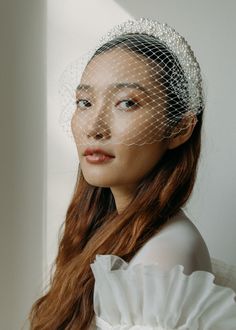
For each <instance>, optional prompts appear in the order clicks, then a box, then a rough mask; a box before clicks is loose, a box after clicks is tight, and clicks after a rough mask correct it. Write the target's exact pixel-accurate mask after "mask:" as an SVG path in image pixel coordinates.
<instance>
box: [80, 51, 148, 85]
mask: <svg viewBox="0 0 236 330" xmlns="http://www.w3.org/2000/svg"><path fill="white" fill-rule="evenodd" d="M153 75H154V72H153V69H152V68H151V66H150V64H149V63H148V59H146V58H145V57H144V56H142V55H139V54H136V53H134V52H131V51H128V50H125V49H121V48H118V47H117V48H115V49H112V50H109V51H106V52H104V53H101V54H99V55H96V56H95V57H94V58H93V59H92V60H91V61H90V63H89V64H88V65H87V66H86V68H85V70H84V72H83V75H82V78H81V84H82V85H90V86H99V85H100V86H103V87H105V86H108V85H115V84H120V83H134V82H136V83H138V82H139V83H142V84H150V83H151V82H152V77H153Z"/></svg>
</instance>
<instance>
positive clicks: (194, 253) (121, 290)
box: [90, 209, 236, 330]
mask: <svg viewBox="0 0 236 330" xmlns="http://www.w3.org/2000/svg"><path fill="white" fill-rule="evenodd" d="M211 261H213V264H212V262H211ZM223 264H224V263H222V264H217V259H214V258H210V256H209V252H208V249H207V246H206V244H205V242H204V239H203V238H202V236H201V234H200V232H199V231H198V229H197V228H196V226H195V225H194V224H193V223H192V222H191V220H190V219H189V218H188V217H187V215H186V214H185V212H184V211H183V210H182V209H180V211H179V212H178V213H177V214H176V215H175V216H174V217H172V218H171V219H170V220H169V221H168V222H167V224H166V225H165V226H164V227H163V228H162V230H161V231H160V232H159V233H157V234H156V235H154V236H153V237H152V238H151V239H150V240H149V241H148V242H147V243H146V244H144V246H143V247H142V248H141V249H140V250H139V251H138V252H137V253H136V254H135V256H134V257H133V258H132V259H131V261H130V262H129V263H127V262H125V261H124V260H123V259H122V258H120V257H119V256H116V255H112V254H103V255H101V254H97V255H96V258H95V260H94V262H93V263H91V264H90V267H91V269H92V272H93V275H94V278H95V285H94V295H93V305H94V319H93V322H92V323H91V326H90V330H95V329H96V330H111V329H113V330H121V329H122V330H126V329H127V330H128V329H130V330H141V329H143V330H154V329H155V330H174V329H178V330H236V293H235V292H236V291H235V290H234V287H233V285H234V283H236V267H234V266H232V267H231V268H230V276H231V277H229V276H228V278H230V281H231V282H230V283H226V284H229V285H227V286H223V285H222V283H223V280H224V279H225V278H224V276H223V277H222V278H220V276H218V275H219V273H217V276H216V270H219V267H218V268H217V266H222V265H223ZM225 265H226V264H225ZM212 268H214V271H215V272H214V271H213V269H212ZM217 281H218V282H217Z"/></svg>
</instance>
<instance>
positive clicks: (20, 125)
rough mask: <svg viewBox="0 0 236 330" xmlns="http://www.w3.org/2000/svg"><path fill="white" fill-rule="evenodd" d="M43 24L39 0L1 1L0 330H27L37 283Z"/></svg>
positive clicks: (42, 147)
mask: <svg viewBox="0 0 236 330" xmlns="http://www.w3.org/2000/svg"><path fill="white" fill-rule="evenodd" d="M45 18H46V17H45V4H44V1H38V0H34V1H33V0H21V1H18V0H10V1H9V0H1V3H0V38H1V51H0V63H1V71H0V72H1V74H0V95H1V97H0V109H1V110H0V111H1V120H0V122H1V129H0V141H1V142H0V143H1V153H0V173H1V184H0V191H1V194H0V202H1V222H0V226H1V227H0V260H1V267H0V329H1V330H16V329H23V326H24V329H26V328H27V323H25V322H24V321H25V320H26V318H27V315H28V312H29V309H30V307H31V305H32V303H33V302H34V301H35V299H36V297H37V295H38V293H39V290H40V288H41V284H42V278H43V224H44V222H43V221H44V213H45V201H46V194H45V191H44V189H45V184H44V183H45V180H44V174H45V171H44V170H45V169H44V160H45V159H44V158H45V156H46V152H45V146H46V144H45V136H46V125H45V124H46V121H45V119H46V116H45V115H46V79H45V71H46V70H45V31H44V29H45ZM44 237H45V235H44Z"/></svg>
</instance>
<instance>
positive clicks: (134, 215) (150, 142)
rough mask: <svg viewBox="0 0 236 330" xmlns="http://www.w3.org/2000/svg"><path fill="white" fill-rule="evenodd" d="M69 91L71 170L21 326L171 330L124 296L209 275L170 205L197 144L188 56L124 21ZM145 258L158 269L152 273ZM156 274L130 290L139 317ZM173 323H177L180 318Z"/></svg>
mask: <svg viewBox="0 0 236 330" xmlns="http://www.w3.org/2000/svg"><path fill="white" fill-rule="evenodd" d="M77 73H78V72H76V77H77ZM75 80H76V79H75ZM75 87H76V95H75V100H74V101H75V103H76V110H73V113H72V118H71V117H70V116H69V117H68V116H67V118H70V119H71V129H72V133H73V137H74V140H75V143H76V146H77V151H78V156H79V162H80V166H79V170H78V176H77V182H76V186H75V190H74V194H73V197H72V200H71V202H70V205H69V207H68V210H67V214H66V219H65V228H64V233H63V237H62V239H61V241H60V245H59V251H58V255H57V258H56V269H55V273H54V274H53V277H52V281H51V285H50V288H49V290H48V292H47V293H46V294H45V295H44V296H42V297H41V298H40V299H38V300H37V301H36V302H35V304H34V306H33V307H32V310H31V315H30V320H31V329H40V330H42V329H45V330H46V329H50V330H53V329H89V328H90V327H91V326H96V325H95V323H96V322H97V326H98V327H99V329H100V328H101V329H112V326H116V325H117V326H119V325H120V326H124V325H125V324H126V326H127V327H126V328H125V327H123V328H122V329H130V328H131V327H132V326H133V325H137V324H139V325H140V329H141V328H142V326H144V325H145V324H146V325H148V326H153V327H154V326H159V327H161V326H162V327H164V326H168V327H169V328H170V327H171V326H172V328H174V327H175V329H177V320H174V321H173V319H174V315H172V321H170V317H169V321H168V322H169V324H168V322H167V321H166V320H164V318H163V317H164V315H157V314H158V312H157V314H156V315H155V320H154V321H153V318H152V316H153V315H152V313H151V314H150V318H148V317H147V315H145V313H144V309H142V313H143V314H142V317H141V311H140V306H139V305H140V301H138V302H135V301H134V299H133V296H132V295H133V294H134V292H139V290H140V286H139V285H141V286H142V285H143V284H145V283H148V281H147V278H146V277H145V276H147V275H148V274H147V273H149V275H150V274H152V275H153V276H151V277H149V280H150V279H155V281H156V278H157V276H156V275H157V274H169V275H170V274H172V273H171V272H172V271H174V272H175V273H174V274H175V275H176V279H179V282H178V281H177V286H178V283H179V284H181V283H185V281H186V279H187V278H188V277H187V275H190V274H191V273H192V272H194V274H196V273H197V272H196V271H199V270H200V271H202V272H201V274H204V275H203V277H204V276H205V277H204V279H206V278H207V279H208V280H209V278H210V279H211V280H212V277H213V275H212V274H211V273H210V272H211V271H212V270H211V262H210V256H209V252H208V249H207V247H206V244H205V242H204V240H203V238H202V236H201V234H200V232H199V231H198V230H197V228H196V227H195V226H194V225H193V223H192V222H191V220H190V219H189V218H188V217H187V216H186V214H185V213H184V212H183V210H182V209H181V207H183V206H184V204H185V203H186V202H187V200H188V198H189V196H190V194H191V192H192V189H193V186H194V182H195V178H196V170H197V164H198V159H199V154H200V146H201V127H202V117H203V109H204V102H203V96H202V86H201V75H200V69H199V66H198V63H197V61H196V59H195V57H194V54H193V52H192V51H191V49H190V47H189V46H188V45H187V42H186V41H185V40H184V39H183V38H182V37H181V36H180V35H179V34H178V33H177V32H176V31H174V30H173V29H172V28H170V27H168V26H167V25H162V24H159V23H158V22H155V21H151V20H148V19H140V20H137V21H128V22H125V23H124V24H122V25H119V26H118V27H115V28H114V29H113V30H111V31H110V32H109V33H108V34H107V35H106V36H105V37H104V38H103V39H101V41H100V44H99V46H98V47H97V48H96V49H95V51H92V52H90V54H89V55H88V58H87V60H86V65H85V68H84V69H83V70H82V76H81V77H80V81H77V80H76V86H75ZM69 111H70V110H69ZM67 114H68V113H67ZM95 258H96V260H95ZM94 260H95V263H92V262H93V261H94ZM148 264H151V265H155V267H157V268H155V267H154V273H152V272H153V268H152V269H151V268H148ZM144 265H145V266H144ZM175 266H177V267H175ZM133 267H134V268H133ZM173 267H175V268H173ZM119 268H120V269H123V270H126V272H125V273H122V272H121V273H120V274H123V275H124V278H123V277H122V276H123V275H122V276H121V275H118V274H119V273H116V276H118V278H116V279H115V278H111V277H109V276H111V274H110V273H111V270H112V269H113V271H114V270H117V269H118V270H119ZM128 269H129V270H128ZM145 269H146V271H147V273H145V272H144V270H145ZM133 270H135V272H133ZM166 271H167V273H165V272H166ZM143 272H144V273H145V274H146V275H144V273H143ZM183 272H184V273H185V275H184V274H183ZM109 274H110V275H109ZM140 274H143V275H142V276H143V277H142V278H143V279H145V278H146V280H144V281H143V282H142V281H141V278H140V277H138V276H139V275H140ZM114 275H115V273H114ZM169 275H168V276H169ZM177 275H178V276H177ZM119 276H121V277H122V281H123V282H122V281H121V282H119V280H120V279H121V277H120V278H119ZM136 276H137V277H136ZM165 276H167V275H165ZM95 279H96V281H95ZM155 281H154V282H153V281H150V283H152V285H153V286H151V287H150V286H148V284H147V286H146V287H145V286H143V287H142V290H141V292H139V293H140V295H139V296H137V297H136V298H137V299H143V297H144V295H145V297H146V300H145V301H146V303H145V304H146V305H145V306H144V307H145V308H146V310H147V311H146V313H148V310H150V308H148V304H150V305H149V307H150V306H153V304H152V303H153V302H155V299H156V298H155V299H154V297H159V298H160V297H162V295H161V292H160V290H157V288H159V289H160V286H159V285H160V280H159V282H158V283H157V282H155ZM170 281H171V280H170V278H169V277H168V281H167V282H168V283H169V282H170ZM121 283H123V286H122V284H121ZM163 283H164V282H163ZM118 284H119V285H118ZM94 285H95V286H96V287H95V290H94ZM149 285H150V284H149ZM165 285H166V284H163V288H164V286H165ZM211 285H212V286H213V284H212V283H211ZM190 287H191V286H190ZM112 288H114V291H113V290H112ZM145 288H146V290H148V291H145ZM210 288H211V286H210V284H209V291H210ZM150 289H151V290H150ZM205 289H206V288H205ZM152 290H153V292H152ZM206 291H207V290H206ZM206 291H205V292H206ZM147 292H149V293H148V294H147ZM151 292H152V293H151ZM182 293H183V292H182ZM129 294H130V295H129ZM152 295H153V296H152ZM124 296H125V297H126V298H127V299H124ZM164 296H165V298H164ZM186 296H187V294H186ZM206 296H207V294H206ZM120 297H123V298H122V299H121V298H120ZM182 298H183V297H182V296H181V299H182ZM190 298H191V297H190ZM119 299H120V300H119ZM153 299H154V300H153ZM164 299H166V295H163V301H161V302H162V303H164ZM115 300H116V301H115ZM123 304H125V306H126V307H125V308H123V307H124V306H123ZM154 306H157V302H156V303H154ZM122 308H123V309H122ZM129 309H130V310H129ZM94 311H95V313H96V316H97V319H96V322H95V323H93V322H92V321H94ZM159 312H160V311H159ZM169 312H170V309H169ZM173 312H175V311H173ZM98 314H99V315H100V317H99V315H98ZM131 314H132V315H131ZM175 314H176V313H175ZM230 315H231V314H230ZM157 316H158V317H157ZM204 317H205V316H204ZM161 319H163V320H164V321H163V322H162V324H161ZM203 319H204V318H203ZM206 319H207V317H206V318H205V319H204V320H206ZM158 320H159V321H158ZM99 322H100V323H99ZM158 322H159V323H158ZM171 322H172V324H170V323H171ZM178 322H180V319H178ZM181 322H185V324H184V323H183V324H182V325H183V326H184V325H185V328H184V327H182V328H181V329H187V327H186V326H187V325H188V326H189V323H188V322H187V321H186V317H185V321H184V318H183V319H181ZM174 323H175V324H174ZM199 324H201V323H199ZM209 324H213V323H209ZM218 324H219V323H218ZM222 324H223V323H222ZM180 325H181V324H180V323H178V326H180ZM190 326H191V324H190ZM195 326H196V325H195ZM160 329H161V328H160ZM179 329H180V328H179ZM191 329H200V327H194V325H192V327H191ZM201 329H202V328H201ZM214 329H215V328H214ZM232 329H233V328H232Z"/></svg>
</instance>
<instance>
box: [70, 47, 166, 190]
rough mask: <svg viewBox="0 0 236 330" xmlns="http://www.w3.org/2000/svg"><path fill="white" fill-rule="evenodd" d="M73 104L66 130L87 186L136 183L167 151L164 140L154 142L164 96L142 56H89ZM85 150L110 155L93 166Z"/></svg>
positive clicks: (113, 52) (118, 53) (114, 53)
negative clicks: (68, 126) (103, 152)
mask: <svg viewBox="0 0 236 330" xmlns="http://www.w3.org/2000/svg"><path fill="white" fill-rule="evenodd" d="M76 102H77V109H76V111H75V112H74V115H73V118H72V121H71V128H72V132H73V136H74V139H75V142H76V146H77V151H78V156H79V161H80V167H81V170H82V173H83V176H84V178H85V180H86V181H87V182H88V183H89V184H91V185H94V186H100V187H115V186H123V185H129V184H132V185H133V184H137V183H138V182H139V181H140V180H141V179H142V178H143V177H144V176H145V175H146V174H147V173H148V172H149V171H150V170H151V169H152V168H153V167H154V166H155V165H156V163H157V162H158V161H159V160H160V159H161V157H162V156H163V154H164V153H165V151H166V150H167V148H168V142H167V141H166V140H162V141H158V139H157V137H158V136H160V134H161V133H162V130H163V126H161V125H160V123H161V122H163V119H164V107H165V94H164V92H163V89H162V88H161V86H159V85H158V82H156V81H154V79H153V75H152V74H151V67H149V66H148V65H147V62H146V61H144V58H143V57H141V56H139V57H138V55H136V54H133V53H131V52H129V51H127V50H124V49H120V48H116V49H112V50H109V51H107V52H105V53H103V54H100V55H97V56H96V57H94V58H93V59H92V60H91V61H90V63H89V64H88V65H87V67H86V68H85V70H84V72H83V75H82V78H81V81H80V85H79V86H78V88H77V91H76ZM158 123H159V125H158ZM155 141H156V142H155ZM87 148H101V149H103V150H104V151H105V152H107V153H109V154H111V155H112V156H113V157H112V158H109V159H107V160H106V161H103V162H99V163H95V162H94V161H93V160H92V161H91V159H95V157H96V155H95V154H94V155H93V156H85V155H84V153H85V151H86V149H87ZM97 156H99V155H97Z"/></svg>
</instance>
